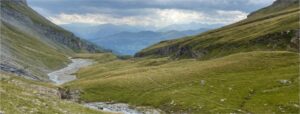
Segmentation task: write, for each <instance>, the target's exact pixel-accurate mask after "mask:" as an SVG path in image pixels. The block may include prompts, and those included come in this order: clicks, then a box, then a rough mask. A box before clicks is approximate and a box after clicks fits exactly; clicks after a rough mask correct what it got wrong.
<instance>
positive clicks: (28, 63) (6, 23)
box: [0, 0, 101, 80]
mask: <svg viewBox="0 0 300 114" xmlns="http://www.w3.org/2000/svg"><path fill="white" fill-rule="evenodd" d="M0 12H1V23H0V24H1V61H0V68H1V69H0V70H1V71H5V72H11V73H15V74H18V75H20V76H23V77H26V78H30V79H37V80H47V79H48V77H47V75H46V74H47V73H48V72H50V71H51V70H55V69H58V68H61V67H62V66H64V65H66V64H67V63H68V61H69V60H68V56H71V55H72V54H74V53H75V52H89V53H91V52H92V53H93V52H100V51H101V50H100V49H99V48H98V47H97V46H95V45H93V44H91V43H89V42H87V41H84V40H82V39H80V38H78V37H76V36H75V35H74V34H73V33H71V32H68V31H66V30H64V29H62V28H61V27H59V26H57V25H55V24H53V23H52V22H50V21H49V20H47V19H45V18H44V17H42V16H41V15H39V14H38V13H37V12H35V11H34V10H32V9H31V8H30V7H28V6H27V3H26V0H1V11H0Z"/></svg>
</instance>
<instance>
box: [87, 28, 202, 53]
mask: <svg viewBox="0 0 300 114" xmlns="http://www.w3.org/2000/svg"><path fill="white" fill-rule="evenodd" d="M207 30H208V29H205V28H203V29H198V30H187V31H176V30H172V31H167V32H154V31H140V32H120V33H116V34H113V35H110V36H106V37H102V38H100V37H99V38H98V39H94V40H91V41H92V42H94V43H96V44H98V45H101V46H103V47H105V48H107V49H111V50H113V52H115V53H117V54H122V55H133V54H135V53H136V52H138V51H139V50H141V49H143V48H145V47H148V46H150V45H152V44H155V43H158V42H160V41H163V40H169V39H175V38H180V37H184V36H189V35H196V34H199V33H201V32H204V31H207Z"/></svg>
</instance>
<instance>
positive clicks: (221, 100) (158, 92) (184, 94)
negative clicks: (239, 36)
mask: <svg viewBox="0 0 300 114" xmlns="http://www.w3.org/2000/svg"><path fill="white" fill-rule="evenodd" d="M86 57H87V55H86ZM98 57H100V58H101V56H99V55H98ZM102 57H104V58H102V59H107V56H102ZM298 59H299V55H298V54H297V53H293V52H286V51H254V52H246V53H238V54H233V55H229V56H225V57H222V58H217V59H211V60H206V61H199V60H195V59H186V60H179V61H170V60H168V59H167V58H160V59H149V58H148V59H147V58H143V59H132V60H114V61H108V62H103V61H101V63H99V64H96V65H93V66H90V67H88V68H85V69H82V70H80V72H78V73H77V75H78V78H79V79H78V80H77V81H74V82H72V83H69V84H66V85H65V87H69V88H73V89H81V90H82V95H81V99H82V100H84V101H89V102H93V101H111V102H126V103H129V104H133V105H147V106H153V107H156V108H160V109H162V110H164V111H166V112H168V113H172V112H177V113H183V112H187V113H218V112H220V113H230V112H236V113H247V112H250V113H273V112H275V113H283V112H286V113H297V112H299V97H298V94H299V85H298V83H299V75H298V73H299V67H298V64H299V61H298ZM99 60H101V59H99ZM287 96H288V97H287Z"/></svg>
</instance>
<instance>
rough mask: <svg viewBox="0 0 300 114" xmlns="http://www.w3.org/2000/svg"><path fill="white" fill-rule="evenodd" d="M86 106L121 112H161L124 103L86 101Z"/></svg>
mask: <svg viewBox="0 0 300 114" xmlns="http://www.w3.org/2000/svg"><path fill="white" fill-rule="evenodd" d="M85 106H86V107H89V108H92V109H96V110H102V111H106V112H113V113H121V114H161V113H162V111H161V110H159V109H154V108H150V107H133V106H129V105H128V104H125V103H109V102H94V103H86V104H85Z"/></svg>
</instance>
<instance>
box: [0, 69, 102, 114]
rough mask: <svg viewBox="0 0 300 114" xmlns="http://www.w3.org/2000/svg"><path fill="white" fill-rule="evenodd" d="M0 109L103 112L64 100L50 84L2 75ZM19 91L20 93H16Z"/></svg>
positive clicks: (12, 112) (15, 113)
mask: <svg viewBox="0 0 300 114" xmlns="http://www.w3.org/2000/svg"><path fill="white" fill-rule="evenodd" d="M0 80H1V81H0V82H1V84H0V96H1V100H0V106H1V107H0V111H1V113H5V114H102V113H104V112H99V111H95V110H91V109H88V108H84V107H83V106H80V105H79V104H76V103H73V102H70V101H62V100H61V99H59V96H58V94H59V93H58V91H57V90H56V88H55V87H54V86H52V85H50V84H45V83H39V82H33V81H28V80H24V79H21V78H18V77H15V76H13V75H9V74H4V73H1V75H0ZM16 93H18V94H16Z"/></svg>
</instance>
